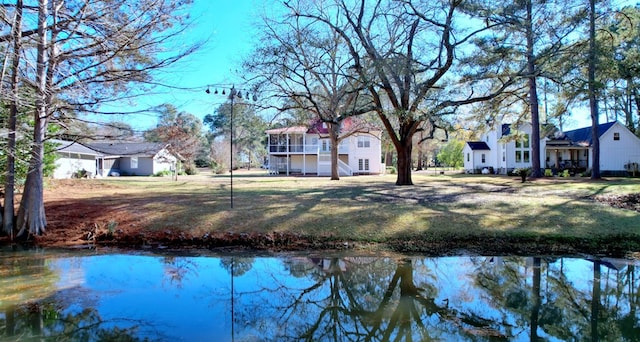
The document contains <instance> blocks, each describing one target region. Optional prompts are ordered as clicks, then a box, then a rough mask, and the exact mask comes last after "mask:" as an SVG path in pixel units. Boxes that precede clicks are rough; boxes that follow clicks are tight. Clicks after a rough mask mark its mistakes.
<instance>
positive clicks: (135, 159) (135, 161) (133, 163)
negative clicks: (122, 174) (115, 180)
mask: <svg viewBox="0 0 640 342" xmlns="http://www.w3.org/2000/svg"><path fill="white" fill-rule="evenodd" d="M131 168H132V169H137V168H138V157H131Z"/></svg>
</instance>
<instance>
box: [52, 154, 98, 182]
mask: <svg viewBox="0 0 640 342" xmlns="http://www.w3.org/2000/svg"><path fill="white" fill-rule="evenodd" d="M58 155H59V158H58V159H57V160H56V169H55V171H54V172H53V178H56V179H64V178H71V177H72V176H73V174H74V173H75V172H77V171H79V170H83V169H84V170H86V171H88V172H91V176H95V175H96V159H95V156H89V155H83V154H77V153H64V152H62V153H58Z"/></svg>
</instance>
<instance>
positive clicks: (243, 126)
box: [203, 94, 267, 168]
mask: <svg viewBox="0 0 640 342" xmlns="http://www.w3.org/2000/svg"><path fill="white" fill-rule="evenodd" d="M240 95H242V94H240ZM244 95H245V96H244V97H242V96H240V97H238V95H236V97H235V98H234V101H233V105H232V104H231V101H228V102H225V103H224V104H222V105H220V106H219V107H218V108H217V109H216V110H215V112H214V113H212V114H207V115H205V117H204V119H203V122H204V125H205V126H207V127H208V128H209V135H210V140H211V141H210V144H211V145H212V146H214V145H216V146H220V142H219V140H220V139H221V138H222V139H224V140H226V141H228V142H230V141H231V136H233V142H232V144H233V149H234V151H237V152H239V153H235V152H234V153H233V159H234V161H233V163H237V160H236V159H237V158H238V157H239V154H242V155H243V156H244V157H246V158H247V161H248V162H249V163H250V164H251V163H252V161H254V160H258V159H261V158H262V157H263V156H264V155H265V151H264V145H263V139H264V131H265V129H266V128H267V123H266V122H265V120H264V119H263V118H262V117H260V116H259V115H258V114H257V113H256V111H255V106H253V105H252V104H251V103H250V102H249V101H250V99H247V96H248V95H247V94H244ZM232 120H233V123H232V122H231V121H232ZM231 127H233V132H231ZM216 140H218V141H217V142H216ZM228 146H229V145H228ZM227 150H228V149H227ZM214 155H215V157H216V158H214V159H216V160H214V161H215V163H216V164H217V165H224V164H226V161H227V160H229V158H230V157H231V156H226V155H224V153H220V151H214ZM236 165H237V164H236ZM229 167H230V168H231V167H233V165H229Z"/></svg>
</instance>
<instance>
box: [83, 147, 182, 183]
mask: <svg viewBox="0 0 640 342" xmlns="http://www.w3.org/2000/svg"><path fill="white" fill-rule="evenodd" d="M87 146H88V147H90V148H91V149H93V150H96V151H98V152H100V153H102V156H101V157H100V158H98V161H97V162H98V163H97V172H98V174H99V175H101V176H104V177H106V176H114V175H120V176H150V175H154V174H156V173H158V172H162V171H174V170H176V164H177V162H178V158H177V157H176V156H175V155H174V154H173V153H171V152H170V151H169V150H168V147H169V145H168V144H163V143H150V142H140V143H135V142H131V143H121V142H118V143H109V142H106V143H90V144H87Z"/></svg>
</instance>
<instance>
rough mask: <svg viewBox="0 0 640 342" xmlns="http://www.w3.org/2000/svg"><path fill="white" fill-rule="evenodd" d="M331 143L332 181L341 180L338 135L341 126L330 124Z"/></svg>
mask: <svg viewBox="0 0 640 342" xmlns="http://www.w3.org/2000/svg"><path fill="white" fill-rule="evenodd" d="M328 126H329V141H330V145H331V180H340V172H339V170H338V144H339V143H340V141H339V140H338V135H339V134H340V125H339V124H335V123H328Z"/></svg>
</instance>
